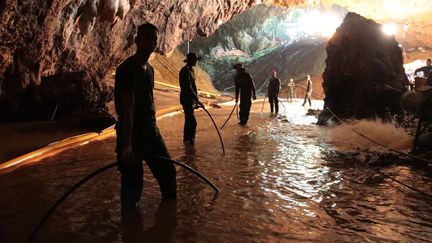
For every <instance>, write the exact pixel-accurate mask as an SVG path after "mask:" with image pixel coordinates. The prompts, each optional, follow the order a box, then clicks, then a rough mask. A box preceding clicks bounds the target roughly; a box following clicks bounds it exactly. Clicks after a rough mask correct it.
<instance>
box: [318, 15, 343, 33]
mask: <svg viewBox="0 0 432 243" xmlns="http://www.w3.org/2000/svg"><path fill="white" fill-rule="evenodd" d="M340 24H341V20H340V19H339V18H338V17H337V16H336V15H334V14H330V13H326V14H324V15H323V16H322V22H321V23H320V25H321V29H320V32H321V34H322V35H323V36H325V37H331V36H332V35H333V34H334V33H335V32H336V29H337V28H338V27H339V25H340Z"/></svg>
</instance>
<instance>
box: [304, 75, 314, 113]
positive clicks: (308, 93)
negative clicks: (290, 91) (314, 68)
mask: <svg viewBox="0 0 432 243" xmlns="http://www.w3.org/2000/svg"><path fill="white" fill-rule="evenodd" d="M311 98H312V80H311V78H310V75H307V84H306V95H305V98H304V102H303V106H305V105H306V100H307V101H309V105H310V106H312V101H311Z"/></svg>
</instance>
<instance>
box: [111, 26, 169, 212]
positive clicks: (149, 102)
mask: <svg viewBox="0 0 432 243" xmlns="http://www.w3.org/2000/svg"><path fill="white" fill-rule="evenodd" d="M157 39H158V29H157V28H156V26H154V25H152V24H150V23H146V24H143V25H140V26H139V27H138V31H137V35H136V37H135V44H136V46H137V50H136V52H135V54H134V55H133V56H131V57H129V58H128V59H126V60H125V61H124V62H123V63H122V64H120V66H118V67H117V70H116V75H115V87H114V97H115V108H116V112H117V115H118V122H117V124H116V132H117V145H116V151H117V161H118V170H119V171H120V173H121V191H120V194H121V195H120V196H121V199H120V201H121V207H122V209H132V208H136V207H137V206H138V202H139V200H140V198H141V193H142V190H143V165H142V161H143V160H145V161H146V163H147V165H148V166H149V168H150V170H151V171H152V173H153V176H154V177H155V178H156V180H157V182H158V183H159V186H160V191H161V194H162V198H163V199H173V198H175V197H176V188H177V187H176V170H175V168H174V165H173V164H172V163H167V162H166V161H161V160H159V159H156V158H154V156H161V157H167V158H169V157H170V155H169V153H168V150H167V148H166V145H165V142H164V141H163V139H162V136H161V135H160V133H159V129H158V127H157V125H156V118H155V107H154V101H153V86H154V71H153V67H152V66H150V64H149V63H148V59H149V57H150V55H151V54H152V53H153V52H154V51H155V49H156V46H157Z"/></svg>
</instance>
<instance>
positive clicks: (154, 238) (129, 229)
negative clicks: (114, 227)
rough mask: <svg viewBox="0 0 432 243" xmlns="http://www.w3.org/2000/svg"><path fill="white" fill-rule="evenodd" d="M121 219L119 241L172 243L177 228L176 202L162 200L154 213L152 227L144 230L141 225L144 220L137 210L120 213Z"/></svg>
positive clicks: (127, 242) (130, 242) (126, 242)
mask: <svg viewBox="0 0 432 243" xmlns="http://www.w3.org/2000/svg"><path fill="white" fill-rule="evenodd" d="M121 217H122V218H121V222H122V227H123V232H122V236H121V239H122V241H123V242H125V243H135V242H173V239H174V234H175V232H176V231H175V229H176V226H177V202H176V201H175V200H163V201H162V202H161V203H160V204H159V207H158V209H157V211H156V213H155V216H154V218H155V220H154V223H153V225H152V226H151V227H150V228H148V229H146V230H145V229H144V224H143V220H145V219H143V215H142V212H141V210H140V209H139V208H138V209H133V210H127V211H122V212H121ZM148 219H149V218H146V220H148Z"/></svg>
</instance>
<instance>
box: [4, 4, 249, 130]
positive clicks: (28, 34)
mask: <svg viewBox="0 0 432 243" xmlns="http://www.w3.org/2000/svg"><path fill="white" fill-rule="evenodd" d="M254 4H255V1H254V0H213V1H210V0H187V1H174V0H172V1H170V0H164V1H160V0H49V1H47V0H34V1H15V0H5V1H1V2H0V87H1V88H0V121H3V122H4V121H15V120H28V119H47V118H50V117H51V115H52V113H53V110H55V107H56V106H58V113H57V115H58V116H61V115H67V114H71V113H73V112H77V111H81V112H89V111H94V112H95V113H98V112H103V110H106V103H107V101H109V100H111V99H112V88H111V87H109V86H108V85H107V84H106V82H104V80H105V79H106V77H107V75H111V73H112V70H113V68H114V67H115V66H117V65H118V64H119V63H120V62H121V61H122V60H124V59H125V58H126V57H127V56H128V55H131V54H132V53H133V51H134V35H135V29H136V27H137V26H138V25H140V24H142V23H144V22H151V23H153V24H155V25H156V26H157V27H158V28H159V29H160V40H159V46H158V52H159V53H160V54H168V53H170V52H171V51H173V50H174V48H175V47H176V46H177V45H178V44H180V43H182V42H183V41H184V40H187V39H191V38H194V37H196V36H208V35H210V34H211V33H213V32H214V31H215V30H216V29H217V28H218V27H219V26H220V25H221V24H223V23H225V22H226V21H228V20H229V19H231V18H233V16H236V15H237V14H239V13H241V12H243V11H244V10H245V9H247V8H250V7H252V6H253V5H254Z"/></svg>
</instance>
